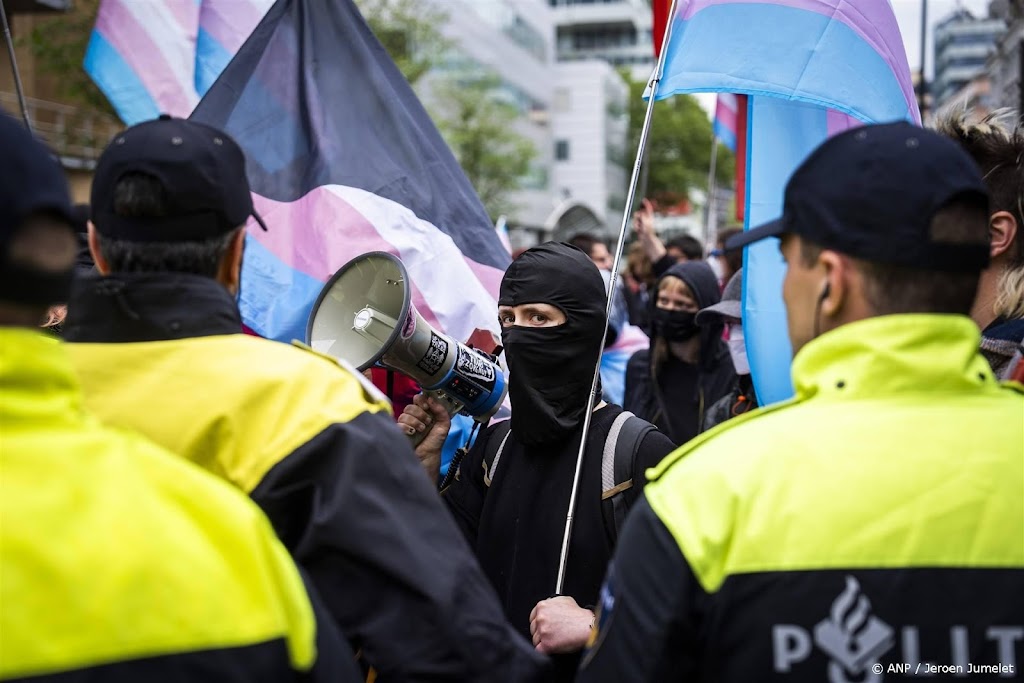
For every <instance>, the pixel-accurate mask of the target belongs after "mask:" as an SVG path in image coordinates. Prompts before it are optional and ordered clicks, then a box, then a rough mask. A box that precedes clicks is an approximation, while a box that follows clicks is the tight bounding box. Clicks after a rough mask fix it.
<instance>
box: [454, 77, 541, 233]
mask: <svg viewBox="0 0 1024 683" xmlns="http://www.w3.org/2000/svg"><path fill="white" fill-rule="evenodd" d="M500 86H501V81H500V80H499V79H498V77H497V76H495V75H493V74H487V73H479V74H475V75H471V76H463V77H455V76H452V77H449V78H446V79H443V80H441V81H440V82H439V83H438V84H437V85H436V87H435V93H434V94H435V96H436V97H435V100H436V106H435V110H436V112H435V116H434V120H435V122H436V123H437V125H438V128H440V130H441V134H442V135H444V137H445V140H446V141H447V142H448V146H449V147H451V149H452V152H453V153H454V154H455V158H456V159H458V161H459V165H460V166H462V170H463V171H464V172H465V173H466V177H468V178H469V182H470V183H471V184H472V185H473V188H474V189H476V192H477V195H478V196H479V197H480V200H481V201H482V202H483V204H484V207H485V208H486V209H487V212H488V213H489V214H490V216H491V218H492V219H496V218H497V217H498V216H500V215H501V214H507V213H511V212H513V211H514V209H515V206H513V205H512V203H511V202H510V200H509V194H510V193H511V192H513V191H514V190H516V189H518V188H519V186H520V184H521V179H522V178H523V176H525V175H526V173H527V171H529V168H530V162H531V161H532V160H533V158H534V157H535V156H536V154H537V150H536V149H535V148H534V146H533V143H531V142H530V141H529V140H528V139H527V138H525V137H523V136H522V135H520V134H519V133H517V132H516V131H515V129H514V126H515V123H516V121H517V120H518V119H519V118H520V114H519V111H518V109H517V108H516V107H515V106H514V105H512V104H509V103H508V102H504V101H502V100H501V99H500V98H499V97H498V96H497V93H498V92H499V88H500Z"/></svg>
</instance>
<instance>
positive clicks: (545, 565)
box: [443, 405, 674, 681]
mask: <svg viewBox="0 0 1024 683" xmlns="http://www.w3.org/2000/svg"><path fill="white" fill-rule="evenodd" d="M621 412H622V409H621V408H619V407H618V406H615V405H609V406H606V407H604V408H601V409H600V410H598V411H597V412H595V413H594V417H593V421H592V423H591V428H590V435H589V438H588V440H587V450H586V453H585V455H584V461H583V469H582V472H581V474H580V487H579V494H578V496H579V497H578V499H577V504H576V516H575V520H574V523H573V533H572V540H571V541H570V544H569V557H568V564H567V567H566V575H565V585H564V587H563V591H562V593H563V594H564V595H569V596H572V597H573V598H574V599H575V600H576V602H577V604H579V605H580V606H581V607H587V606H593V605H596V604H597V600H598V591H599V590H600V587H601V581H602V579H603V578H604V573H605V568H606V567H607V565H608V561H609V560H610V559H611V556H612V551H613V550H614V539H613V538H612V537H611V531H610V530H609V529H608V527H607V525H606V523H605V517H604V515H603V513H602V501H601V493H602V490H601V454H602V449H603V447H604V443H605V440H606V439H607V436H608V431H609V429H610V428H611V425H612V422H613V421H614V420H615V418H616V417H617V416H618V415H619V414H620V413H621ZM512 419H515V417H513V418H512ZM494 433H495V428H494V427H491V428H488V429H486V430H484V431H483V432H482V433H481V435H480V438H479V439H477V442H476V444H474V446H473V448H472V450H470V452H469V453H468V454H467V455H466V458H465V460H464V461H463V462H462V465H461V466H460V467H459V474H458V476H457V477H456V479H455V481H454V482H453V483H452V484H451V486H449V487H448V488H447V489H446V490H445V491H444V494H443V495H444V500H445V502H446V503H447V504H448V508H449V510H451V512H452V515H453V516H454V517H455V521H456V522H457V523H458V525H459V527H460V528H461V529H462V532H463V534H465V536H466V539H467V540H468V541H469V544H470V546H471V547H472V548H473V550H474V552H475V553H476V556H477V559H478V560H479V561H480V566H481V567H482V568H483V570H484V573H485V574H486V575H487V577H488V578H489V579H490V580H491V583H492V584H493V585H494V587H495V589H496V590H497V592H498V598H499V599H500V600H501V603H502V606H503V607H504V608H505V613H506V615H507V616H508V619H509V621H510V622H511V623H512V626H513V627H515V629H516V630H518V631H519V632H520V633H521V634H522V635H523V636H524V637H526V638H529V637H530V612H531V611H532V610H533V608H534V606H536V604H537V603H538V602H540V601H541V600H545V599H547V598H550V597H552V595H553V593H554V589H555V582H556V578H557V574H558V561H559V556H560V552H561V547H562V536H563V533H564V529H565V518H566V513H567V512H568V509H569V494H570V492H571V489H572V480H573V476H574V474H575V469H576V456H577V453H578V450H579V431H577V433H576V435H575V436H573V437H570V438H569V439H568V440H567V441H565V442H562V443H560V444H553V445H552V446H550V447H542V448H534V449H527V448H525V447H524V446H523V445H521V444H520V443H517V442H516V439H515V435H514V434H511V433H510V434H509V437H508V441H506V443H505V448H504V450H503V451H502V455H501V458H500V460H499V466H498V467H496V468H495V475H494V478H493V480H491V483H490V486H488V485H487V484H486V483H485V480H484V464H483V463H484V453H485V452H486V451H487V444H488V442H489V441H490V439H491V437H492V435H493V434H494ZM673 448H674V446H673V445H672V443H671V442H669V440H668V439H667V438H666V437H665V436H664V435H663V434H660V433H658V432H656V431H652V432H650V433H649V434H648V435H647V436H646V437H644V439H643V441H641V442H640V450H639V452H638V453H637V455H636V461H635V466H634V469H633V477H634V486H633V487H632V488H631V489H629V490H628V491H626V495H627V496H628V498H631V499H632V500H636V498H637V497H638V496H639V495H640V493H641V491H642V489H643V485H644V484H645V483H646V475H645V472H646V470H647V468H649V467H653V466H654V465H656V464H657V463H658V462H660V461H661V460H662V458H664V457H665V456H666V455H668V453H669V452H671V451H672V450H673ZM630 502H632V501H630ZM553 659H554V660H555V667H556V676H555V680H556V681H571V680H572V678H573V675H574V672H575V670H576V665H577V662H578V661H579V655H578V654H573V655H561V656H556V657H554V658H553Z"/></svg>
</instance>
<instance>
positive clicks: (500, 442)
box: [483, 420, 512, 486]
mask: <svg viewBox="0 0 1024 683" xmlns="http://www.w3.org/2000/svg"><path fill="white" fill-rule="evenodd" d="M511 433H512V420H505V421H504V422H499V423H498V425H497V426H496V427H495V428H494V433H493V434H491V438H490V439H488V440H487V447H486V448H485V449H484V460H483V466H484V486H490V485H491V480H492V479H494V473H495V472H496V471H497V469H498V462H499V461H500V460H501V454H502V452H503V451H504V450H505V442H506V441H508V435H509V434H511Z"/></svg>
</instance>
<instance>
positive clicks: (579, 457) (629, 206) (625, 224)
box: [555, 0, 678, 595]
mask: <svg viewBox="0 0 1024 683" xmlns="http://www.w3.org/2000/svg"><path fill="white" fill-rule="evenodd" d="M677 2H678V0H672V7H671V9H670V10H669V13H668V26H667V27H666V29H665V35H664V37H663V38H662V41H661V52H660V54H659V55H658V62H657V65H656V66H655V68H654V73H653V74H652V75H651V81H650V83H649V85H648V88H649V90H650V99H649V100H648V102H647V113H646V114H645V115H644V125H643V127H642V128H641V129H640V146H639V148H638V149H637V152H636V161H635V162H633V175H632V176H631V177H630V179H629V193H628V195H627V197H626V208H625V209H624V213H623V215H622V225H620V226H619V241H618V242H617V243H616V245H615V256H614V258H613V260H612V276H611V278H609V284H608V301H607V302H606V303H605V310H604V316H605V321H607V320H608V319H609V318H610V317H611V313H612V303H613V302H614V301H615V293H616V287H615V285H616V281H617V279H618V278H617V274H618V272H619V261H620V260H621V259H622V246H623V243H624V242H625V240H626V230H627V229H628V228H629V219H630V216H631V214H632V213H633V202H634V201H635V200H636V190H637V181H638V180H639V178H640V167H641V166H642V165H643V162H644V152H645V150H646V149H647V135H648V133H649V132H650V130H651V115H652V114H653V112H654V100H655V95H657V93H658V84H659V83H660V82H661V72H662V70H663V69H664V68H665V57H666V53H667V52H668V50H667V48H668V42H669V38H671V36H672V24H673V23H674V21H673V19H674V18H675V16H676V3H677ZM600 376H601V356H600V355H598V357H597V365H596V366H595V367H594V377H593V379H592V380H591V382H590V396H589V397H588V398H587V410H586V412H585V413H584V415H583V433H582V435H581V436H580V448H579V452H578V453H577V454H576V474H575V476H574V477H573V480H572V493H571V494H570V495H569V511H568V513H567V514H566V517H565V533H564V535H563V536H562V553H561V556H560V557H559V560H558V579H557V580H556V582H555V595H561V594H562V587H563V585H564V584H565V567H566V564H567V563H568V560H569V539H570V538H572V523H573V517H574V515H575V512H576V496H577V494H578V493H579V487H580V472H581V471H582V469H583V455H584V453H586V450H587V436H588V435H589V434H590V422H591V417H592V416H593V412H594V404H595V402H596V400H597V382H598V378H600Z"/></svg>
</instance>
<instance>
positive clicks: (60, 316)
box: [42, 304, 68, 329]
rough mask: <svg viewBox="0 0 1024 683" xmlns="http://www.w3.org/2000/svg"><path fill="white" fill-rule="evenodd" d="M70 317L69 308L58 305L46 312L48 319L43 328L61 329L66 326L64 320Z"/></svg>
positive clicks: (44, 321)
mask: <svg viewBox="0 0 1024 683" xmlns="http://www.w3.org/2000/svg"><path fill="white" fill-rule="evenodd" d="M67 317H68V307H67V306H65V305H64V304H58V305H56V306H50V308H49V309H47V311H46V319H45V320H43V324H42V327H45V328H47V329H52V328H54V327H60V326H61V325H63V324H64V319H65V318H67Z"/></svg>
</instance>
